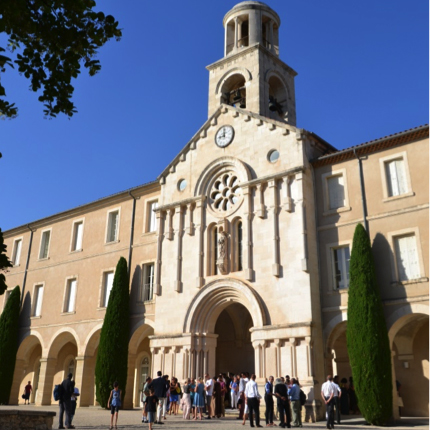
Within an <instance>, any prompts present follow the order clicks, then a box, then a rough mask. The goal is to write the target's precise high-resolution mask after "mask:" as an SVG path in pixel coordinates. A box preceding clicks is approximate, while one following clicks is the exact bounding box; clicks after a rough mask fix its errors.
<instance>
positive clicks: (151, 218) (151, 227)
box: [148, 201, 158, 232]
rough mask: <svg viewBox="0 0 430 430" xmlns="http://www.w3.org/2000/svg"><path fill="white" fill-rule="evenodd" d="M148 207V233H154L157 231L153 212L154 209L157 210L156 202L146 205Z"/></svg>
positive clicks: (155, 217)
mask: <svg viewBox="0 0 430 430" xmlns="http://www.w3.org/2000/svg"><path fill="white" fill-rule="evenodd" d="M148 207H149V213H148V219H149V222H148V232H152V231H156V230H157V215H156V213H155V212H154V210H155V209H157V208H158V202H157V201H156V202H151V203H149V205H148Z"/></svg>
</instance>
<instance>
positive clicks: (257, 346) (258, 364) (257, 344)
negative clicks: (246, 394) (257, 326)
mask: <svg viewBox="0 0 430 430" xmlns="http://www.w3.org/2000/svg"><path fill="white" fill-rule="evenodd" d="M263 343H264V342H262V341H261V340H257V341H254V342H252V346H253V347H254V359H255V360H254V361H255V374H256V376H257V378H262V377H263V376H262V375H263V372H262V357H261V348H262V344H263Z"/></svg>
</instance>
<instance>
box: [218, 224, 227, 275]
mask: <svg viewBox="0 0 430 430" xmlns="http://www.w3.org/2000/svg"><path fill="white" fill-rule="evenodd" d="M227 245H228V237H227V233H226V232H225V231H221V232H220V233H219V237H218V255H217V261H216V264H217V267H218V270H219V272H220V273H221V274H222V275H225V274H227V273H228V253H227Z"/></svg>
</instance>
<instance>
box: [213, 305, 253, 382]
mask: <svg viewBox="0 0 430 430" xmlns="http://www.w3.org/2000/svg"><path fill="white" fill-rule="evenodd" d="M252 326H253V323H252V318H251V314H250V313H249V311H248V310H247V309H246V308H245V306H243V305H241V304H239V303H233V304H231V305H230V306H228V307H227V308H225V309H224V310H223V311H222V312H221V314H220V315H219V317H218V320H217V322H216V325H215V333H216V334H217V335H218V339H217V347H216V366H215V369H216V373H217V374H219V373H228V372H231V373H235V374H238V373H241V372H249V373H250V374H252V373H254V372H255V356H254V348H253V346H252V343H251V332H250V331H249V329H250V328H251V327H252Z"/></svg>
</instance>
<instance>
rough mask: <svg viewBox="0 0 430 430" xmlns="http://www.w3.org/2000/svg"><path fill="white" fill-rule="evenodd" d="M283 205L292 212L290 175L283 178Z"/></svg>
mask: <svg viewBox="0 0 430 430" xmlns="http://www.w3.org/2000/svg"><path fill="white" fill-rule="evenodd" d="M282 181H283V182H282V206H283V208H284V210H285V211H287V212H292V210H293V199H292V198H291V188H290V177H289V176H286V177H285V178H282Z"/></svg>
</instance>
